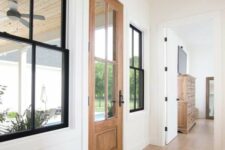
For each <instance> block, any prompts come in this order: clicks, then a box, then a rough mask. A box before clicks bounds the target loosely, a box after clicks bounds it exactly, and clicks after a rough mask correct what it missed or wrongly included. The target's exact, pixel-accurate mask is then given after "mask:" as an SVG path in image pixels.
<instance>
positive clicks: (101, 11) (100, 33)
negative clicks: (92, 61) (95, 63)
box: [95, 0, 106, 59]
mask: <svg viewBox="0 0 225 150" xmlns="http://www.w3.org/2000/svg"><path fill="white" fill-rule="evenodd" d="M95 57H98V58H102V59H105V58H106V24H105V1H104V0H98V1H97V2H96V10H95Z"/></svg>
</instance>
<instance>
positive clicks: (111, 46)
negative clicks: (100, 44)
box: [107, 7, 116, 61]
mask: <svg viewBox="0 0 225 150" xmlns="http://www.w3.org/2000/svg"><path fill="white" fill-rule="evenodd" d="M115 18H116V11H115V10H113V9H112V8H110V7H109V10H108V30H107V32H108V43H107V47H108V56H107V59H108V60H110V61H113V60H115V52H116V51H115V48H116V43H115V42H116V40H115V37H116V26H115V24H116V20H115Z"/></svg>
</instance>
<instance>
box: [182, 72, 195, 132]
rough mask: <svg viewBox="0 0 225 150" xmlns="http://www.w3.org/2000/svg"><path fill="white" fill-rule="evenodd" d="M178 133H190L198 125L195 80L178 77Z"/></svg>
mask: <svg viewBox="0 0 225 150" xmlns="http://www.w3.org/2000/svg"><path fill="white" fill-rule="evenodd" d="M178 98H179V101H178V131H180V132H182V133H188V132H189V131H190V130H191V128H192V127H193V126H194V125H195V123H196V108H195V78H194V77H192V76H190V75H179V76H178Z"/></svg>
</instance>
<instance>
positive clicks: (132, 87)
mask: <svg viewBox="0 0 225 150" xmlns="http://www.w3.org/2000/svg"><path fill="white" fill-rule="evenodd" d="M134 73H135V72H134V69H130V110H133V109H134V108H135V107H134V102H135V100H134V99H135V75H134Z"/></svg>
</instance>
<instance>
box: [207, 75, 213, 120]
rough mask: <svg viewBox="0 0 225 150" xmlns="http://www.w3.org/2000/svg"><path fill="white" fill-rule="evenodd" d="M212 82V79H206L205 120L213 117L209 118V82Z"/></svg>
mask: <svg viewBox="0 0 225 150" xmlns="http://www.w3.org/2000/svg"><path fill="white" fill-rule="evenodd" d="M210 80H214V77H207V78H206V119H212V120H213V119H214V116H209V90H210V89H209V81H210Z"/></svg>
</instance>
